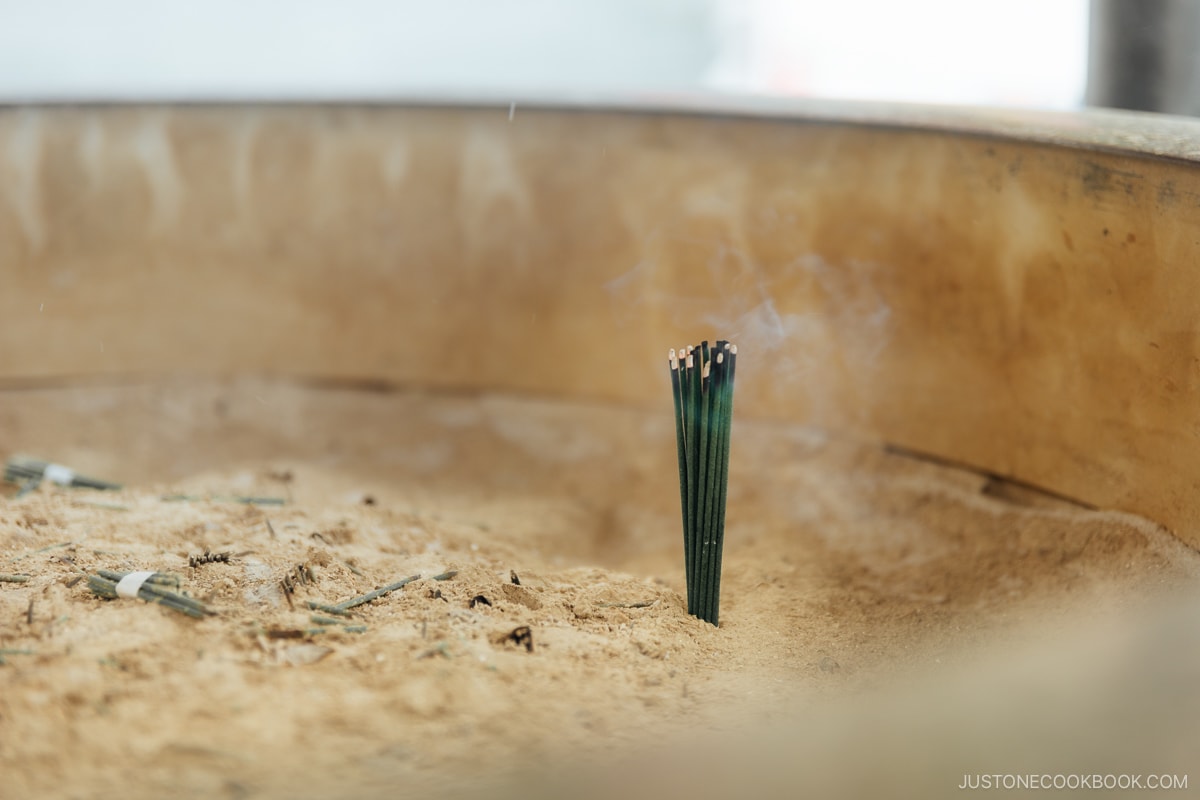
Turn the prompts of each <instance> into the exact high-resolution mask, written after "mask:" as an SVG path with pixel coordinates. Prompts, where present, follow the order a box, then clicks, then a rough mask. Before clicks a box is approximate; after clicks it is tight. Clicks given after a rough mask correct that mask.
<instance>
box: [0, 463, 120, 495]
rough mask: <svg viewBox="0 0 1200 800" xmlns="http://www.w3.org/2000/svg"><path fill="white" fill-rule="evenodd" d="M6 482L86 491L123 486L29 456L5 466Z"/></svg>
mask: <svg viewBox="0 0 1200 800" xmlns="http://www.w3.org/2000/svg"><path fill="white" fill-rule="evenodd" d="M4 480H6V481H8V482H9V483H16V484H20V485H22V486H29V487H35V486H37V485H38V484H39V483H41V482H42V481H43V480H47V481H50V482H51V483H57V484H58V485H59V486H75V487H83V488H86V489H120V488H121V484H119V483H112V482H111V481H102V480H99V479H98V478H89V477H87V476H86V475H80V474H79V473H77V472H76V471H75V470H73V469H71V468H70V467H64V466H63V465H62V464H52V463H50V462H49V461H42V460H41V459H40V458H30V457H28V456H13V457H12V458H10V459H9V460H8V463H7V464H5V465H4Z"/></svg>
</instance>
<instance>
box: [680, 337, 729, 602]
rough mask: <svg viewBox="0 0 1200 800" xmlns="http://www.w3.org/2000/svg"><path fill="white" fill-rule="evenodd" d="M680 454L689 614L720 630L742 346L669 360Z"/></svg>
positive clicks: (699, 350) (704, 348) (702, 349)
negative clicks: (735, 394)
mask: <svg viewBox="0 0 1200 800" xmlns="http://www.w3.org/2000/svg"><path fill="white" fill-rule="evenodd" d="M669 361H670V364H671V388H672V390H673V391H674V393H675V439H676V442H677V444H678V448H679V500H680V507H681V510H682V513H683V557H684V564H685V567H686V571H687V602H688V613H689V614H693V615H695V616H697V617H699V618H700V619H702V620H705V621H707V622H711V623H712V624H713V625H716V624H717V618H718V614H719V611H720V605H721V550H722V547H723V545H724V544H725V498H726V486H727V484H728V479H729V432H730V429H731V428H732V423H733V378H734V370H735V368H736V366H737V346H736V345H732V344H730V343H729V342H726V341H719V342H717V343H716V346H714V347H713V348H712V349H711V350H710V349H709V346H708V342H701V343H700V345H699V347H686V348H683V349H681V350H679V351H678V352H676V351H675V350H672V351H671V352H670V355H669Z"/></svg>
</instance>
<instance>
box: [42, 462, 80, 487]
mask: <svg viewBox="0 0 1200 800" xmlns="http://www.w3.org/2000/svg"><path fill="white" fill-rule="evenodd" d="M42 479H43V480H47V481H50V482H51V483H57V484H58V485H59V486H70V485H71V482H72V481H74V480H75V470H73V469H71V468H70V467H64V466H63V465H62V464H47V465H46V468H45V469H44V470H42Z"/></svg>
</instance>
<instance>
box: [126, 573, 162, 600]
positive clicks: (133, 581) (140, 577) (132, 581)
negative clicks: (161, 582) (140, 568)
mask: <svg viewBox="0 0 1200 800" xmlns="http://www.w3.org/2000/svg"><path fill="white" fill-rule="evenodd" d="M153 574H154V573H153V572H131V573H129V574H128V575H126V576H125V577H124V578H121V580H120V581H118V582H117V597H129V598H135V597H137V596H138V590H139V589H141V588H142V584H143V583H145V582H146V579H147V578H149V577H150V576H151V575H153Z"/></svg>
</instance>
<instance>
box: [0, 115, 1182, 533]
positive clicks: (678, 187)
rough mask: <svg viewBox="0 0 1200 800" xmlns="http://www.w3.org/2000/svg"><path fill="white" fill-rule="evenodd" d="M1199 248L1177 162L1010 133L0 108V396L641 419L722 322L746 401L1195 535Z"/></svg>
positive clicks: (715, 121)
mask: <svg viewBox="0 0 1200 800" xmlns="http://www.w3.org/2000/svg"><path fill="white" fill-rule="evenodd" d="M1151 127H1152V126H1151ZM1065 130H1066V131H1067V133H1066V138H1068V139H1069V133H1070V132H1069V126H1068V127H1067V128H1065ZM1153 133H1154V132H1153V130H1150V131H1149V133H1148V134H1147V135H1148V137H1149V140H1150V141H1153V139H1154V136H1153ZM1198 252H1200V170H1198V169H1197V166H1196V164H1195V163H1194V162H1192V161H1189V160H1186V159H1178V158H1177V159H1166V158H1155V157H1151V156H1146V155H1140V154H1137V153H1133V152H1121V151H1120V149H1119V148H1108V149H1099V150H1097V149H1091V148H1083V147H1068V146H1062V145H1057V144H1046V143H1038V142H1034V141H1029V140H1021V139H1020V138H1019V137H1018V138H1013V137H1012V136H1011V135H1007V134H1006V135H1002V136H1001V135H998V136H987V135H980V134H979V133H978V132H976V133H973V134H971V135H963V134H957V133H953V132H950V131H940V132H939V131H936V130H929V129H921V128H907V129H906V128H905V127H903V126H899V125H897V126H888V125H878V124H862V123H860V122H853V123H850V122H846V123H839V122H837V121H836V120H811V119H807V120H806V119H799V118H796V119H787V118H783V117H774V118H750V117H739V116H736V115H733V116H730V115H724V116H718V115H703V114H693V113H639V112H618V111H586V110H579V109H563V110H529V109H522V110H520V111H519V112H518V113H517V114H515V115H514V116H513V118H512V119H511V120H510V118H509V114H508V108H507V107H504V108H466V107H464V108H448V107H442V108H437V107H411V108H387V107H329V106H310V107H175V108H165V107H144V108H134V107H130V108H121V107H113V108H109V107H90V108H89V107H83V108H41V109H31V108H9V109H3V110H0V287H2V288H0V315H3V320H4V324H3V325H2V326H0V381H2V382H4V383H5V384H7V385H10V386H11V385H19V384H23V383H36V382H40V381H45V380H56V381H57V380H74V379H81V378H88V377H101V378H106V377H115V378H121V379H124V378H127V377H129V376H147V375H149V376H153V375H159V374H163V373H175V372H199V373H222V374H225V373H240V372H255V373H264V372H265V373H271V374H277V375H284V376H301V377H309V378H321V379H355V380H357V379H363V380H384V381H394V382H404V383H416V384H423V385H438V386H452V387H467V388H471V387H490V388H497V389H504V390H514V391H533V392H539V393H548V394H562V395H570V396H580V397H593V398H597V399H603V400H613V401H621V402H632V403H637V404H641V405H647V406H650V405H655V406H658V405H661V406H662V407H663V408H664V409H666V408H668V407H669V398H667V396H666V386H667V377H666V365H665V354H666V350H667V348H668V347H670V346H678V345H680V344H683V343H685V342H692V341H695V340H698V339H699V338H702V337H708V338H716V337H718V336H724V335H728V336H729V338H732V339H734V340H736V341H737V342H738V343H739V346H740V347H741V350H742V353H743V357H742V359H741V361H740V368H739V373H738V380H739V389H738V404H739V411H740V412H743V413H748V414H755V415H762V416H775V417H780V418H786V419H789V420H800V421H804V422H809V423H812V424H816V425H821V426H827V427H831V428H836V429H840V430H845V431H850V432H852V433H855V434H857V435H862V436H867V437H871V438H879V439H883V440H886V441H889V442H893V443H896V444H899V445H902V446H906V447H910V448H913V449H917V450H921V451H924V452H928V453H932V454H936V455H939V456H943V457H946V458H950V459H954V460H959V461H963V462H967V463H969V464H973V465H977V466H979V467H982V468H985V469H988V470H992V471H994V472H998V473H1001V474H1005V475H1009V476H1013V477H1015V478H1018V479H1020V480H1024V481H1029V482H1031V483H1034V484H1037V485H1040V486H1043V487H1045V488H1048V489H1051V490H1053V491H1056V492H1060V493H1062V494H1065V495H1068V496H1071V497H1075V498H1078V499H1081V500H1084V501H1087V502H1090V503H1094V504H1096V505H1099V506H1104V507H1113V508H1121V509H1126V510H1129V511H1134V512H1138V513H1142V514H1145V515H1147V516H1149V517H1151V518H1152V519H1155V520H1157V521H1160V522H1162V523H1164V524H1167V525H1168V526H1170V527H1171V528H1172V529H1174V530H1176V531H1177V532H1178V533H1179V534H1180V535H1182V536H1183V537H1184V538H1185V539H1187V540H1188V541H1190V542H1192V543H1193V544H1197V543H1200V493H1198V492H1197V491H1196V486H1197V483H1198V476H1200V447H1197V444H1198V439H1200V403H1198V402H1197V398H1196V388H1197V384H1198V382H1200V369H1198V365H1200V340H1198V337H1197V325H1196V309H1197V307H1198V306H1200V302H1198V301H1200V270H1198V269H1197V268H1196V256H1197V253H1198Z"/></svg>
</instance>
